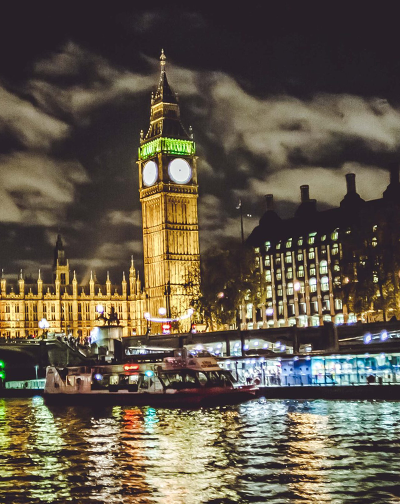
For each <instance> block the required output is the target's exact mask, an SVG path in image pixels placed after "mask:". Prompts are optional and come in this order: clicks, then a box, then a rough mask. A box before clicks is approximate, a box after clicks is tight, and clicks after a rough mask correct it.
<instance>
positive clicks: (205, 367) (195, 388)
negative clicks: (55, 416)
mask: <svg viewBox="0 0 400 504" xmlns="http://www.w3.org/2000/svg"><path fill="white" fill-rule="evenodd" d="M256 392H257V387H256V386H254V385H237V384H236V380H235V379H234V378H233V376H232V374H231V373H230V371H227V370H224V369H221V367H220V366H219V365H218V362H217V360H216V359H215V358H214V357H213V356H212V355H210V354H209V353H208V352H197V353H188V352H187V351H186V349H180V350H177V351H175V352H174V355H173V356H169V357H164V358H162V359H161V360H155V361H153V362H141V360H135V359H131V360H130V362H125V363H121V364H106V363H104V364H101V363H96V364H94V365H92V366H79V367H65V368H58V367H54V366H49V367H47V371H46V384H45V388H44V398H45V401H46V403H47V404H62V405H64V404H82V405H134V406H142V405H149V406H153V405H154V406H161V407H182V406H183V407H198V406H207V405H216V404H234V403H239V402H243V401H247V400H250V399H253V398H254V397H255V396H256Z"/></svg>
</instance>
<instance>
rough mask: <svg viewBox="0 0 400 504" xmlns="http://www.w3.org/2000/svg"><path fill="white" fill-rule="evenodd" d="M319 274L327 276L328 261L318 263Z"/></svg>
mask: <svg viewBox="0 0 400 504" xmlns="http://www.w3.org/2000/svg"><path fill="white" fill-rule="evenodd" d="M319 272H320V274H321V275H327V274H328V261H325V259H324V260H323V261H321V262H320V263H319Z"/></svg>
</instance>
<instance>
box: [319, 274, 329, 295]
mask: <svg viewBox="0 0 400 504" xmlns="http://www.w3.org/2000/svg"><path fill="white" fill-rule="evenodd" d="M321 290H322V291H323V292H326V291H328V290H329V279H328V277H327V276H323V277H321Z"/></svg>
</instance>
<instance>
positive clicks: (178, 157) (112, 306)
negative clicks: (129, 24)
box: [0, 52, 200, 338]
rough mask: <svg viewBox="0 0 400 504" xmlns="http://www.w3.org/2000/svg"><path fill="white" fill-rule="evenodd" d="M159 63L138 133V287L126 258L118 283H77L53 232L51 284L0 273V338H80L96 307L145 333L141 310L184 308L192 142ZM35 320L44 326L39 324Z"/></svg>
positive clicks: (188, 283)
mask: <svg viewBox="0 0 400 504" xmlns="http://www.w3.org/2000/svg"><path fill="white" fill-rule="evenodd" d="M165 62H166V58H165V55H164V52H162V54H161V58H160V63H161V73H160V80H159V83H158V87H157V90H156V92H155V93H153V94H152V97H151V114H150V126H149V129H148V131H147V133H146V135H144V134H143V132H142V133H141V136H140V147H139V155H138V166H139V194H140V201H141V203H142V217H143V249H144V277H145V278H144V280H145V282H144V283H145V288H142V284H141V280H140V278H139V274H138V272H137V271H136V269H135V266H134V263H133V258H132V260H131V265H130V268H129V278H128V279H126V278H125V273H123V275H122V282H121V284H119V285H113V284H112V283H111V279H110V276H109V273H108V272H107V279H106V282H105V284H103V285H100V284H99V283H98V282H97V279H96V276H95V275H93V273H91V275H90V279H89V282H88V284H87V285H83V286H82V285H79V286H78V279H77V275H76V274H75V271H74V272H73V275H71V271H70V265H69V261H68V259H67V258H66V256H65V250H64V244H63V241H62V238H61V236H60V235H58V236H57V241H56V246H55V249H54V262H53V268H52V276H53V278H52V283H51V284H46V283H44V282H43V280H42V276H41V273H40V270H39V273H38V277H37V279H36V280H35V281H33V280H30V279H29V278H25V279H24V276H23V273H22V271H21V272H20V274H19V275H18V278H17V281H16V282H12V281H7V280H6V278H5V277H4V275H3V273H2V276H1V291H0V336H5V337H12V338H14V337H21V338H22V337H27V336H29V335H36V336H38V335H39V336H40V335H41V334H42V333H43V331H45V330H48V331H49V332H62V333H71V334H73V336H75V337H79V338H85V337H88V336H89V335H90V332H91V330H92V329H93V328H94V327H95V326H96V325H97V324H98V319H99V310H98V308H100V306H99V305H101V309H103V310H104V312H105V313H108V314H109V313H111V311H112V310H113V311H114V312H115V313H116V314H117V316H118V319H119V322H120V324H121V325H122V326H123V335H124V336H131V335H144V334H147V333H148V330H149V325H148V321H147V320H146V318H145V317H144V314H145V313H150V314H151V315H152V316H158V313H159V310H160V308H165V316H169V317H172V318H178V317H180V316H182V315H184V314H185V313H188V310H189V308H190V303H191V299H192V297H193V295H194V294H195V293H196V292H197V291H198V288H199V260H200V256H199V233H198V215H197V196H198V186H197V166H196V156H195V143H194V141H193V135H192V132H191V129H190V130H189V133H188V132H187V131H186V130H185V128H184V127H183V125H182V123H181V120H180V110H179V104H178V97H177V95H176V94H175V93H173V91H172V90H171V88H170V86H169V83H168V80H167V75H166V72H165ZM71 276H72V280H71ZM42 319H46V321H47V322H48V324H49V327H48V329H47V328H46V329H43V327H41V324H40V321H41V320H42ZM185 324H186V325H185ZM188 324H189V319H187V320H186V321H185V320H182V323H181V324H180V326H179V330H186V329H188V327H189V325H188ZM159 326H160V324H159ZM152 331H153V332H161V326H160V327H157V325H155V326H153V327H152Z"/></svg>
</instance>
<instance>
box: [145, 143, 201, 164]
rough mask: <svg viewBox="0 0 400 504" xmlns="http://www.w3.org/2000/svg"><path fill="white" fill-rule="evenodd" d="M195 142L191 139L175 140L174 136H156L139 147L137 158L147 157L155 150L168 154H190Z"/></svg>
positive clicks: (155, 151)
mask: <svg viewBox="0 0 400 504" xmlns="http://www.w3.org/2000/svg"><path fill="white" fill-rule="evenodd" d="M195 150H196V149H195V144H194V142H193V141H192V140H176V139H175V138H156V139H155V140H152V141H151V142H148V143H146V144H144V145H142V146H141V147H139V159H140V160H142V159H147V158H149V157H151V156H154V154H156V153H157V152H166V153H168V154H175V155H178V156H179V155H182V154H183V155H186V156H192V155H194V153H195Z"/></svg>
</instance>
